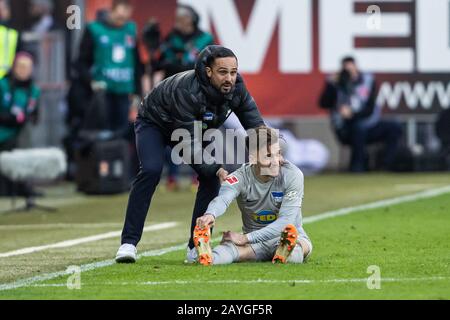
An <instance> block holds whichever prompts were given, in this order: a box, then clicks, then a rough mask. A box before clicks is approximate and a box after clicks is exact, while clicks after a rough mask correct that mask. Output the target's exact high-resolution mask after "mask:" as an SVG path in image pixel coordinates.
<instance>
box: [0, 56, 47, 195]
mask: <svg viewBox="0 0 450 320" xmlns="http://www.w3.org/2000/svg"><path fill="white" fill-rule="evenodd" d="M33 66H34V62H33V58H32V56H31V55H30V54H28V53H25V52H19V53H17V56H16V58H15V61H14V65H13V67H12V70H11V71H10V72H9V73H8V74H7V75H6V76H5V77H4V78H3V79H1V80H0V152H1V151H10V150H13V149H15V148H17V140H18V137H19V134H20V132H21V129H22V128H24V126H25V124H26V123H27V122H29V121H32V122H33V123H36V122H37V118H38V110H39V108H38V101H39V97H40V90H39V88H38V87H37V86H36V85H35V84H34V82H33V80H32V74H33ZM0 180H1V183H0V190H2V191H1V193H2V194H3V195H5V193H7V194H10V193H11V182H10V181H9V180H8V179H6V178H5V177H2V176H0ZM5 189H6V190H7V191H6V192H5ZM17 191H18V193H19V194H18V195H25V196H26V195H27V194H26V192H31V189H28V188H27V187H25V186H24V185H22V186H18V190H17Z"/></svg>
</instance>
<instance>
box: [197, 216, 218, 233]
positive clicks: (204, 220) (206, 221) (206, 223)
mask: <svg viewBox="0 0 450 320" xmlns="http://www.w3.org/2000/svg"><path fill="white" fill-rule="evenodd" d="M215 221H216V218H215V217H214V216H213V215H212V214H208V213H206V214H205V215H204V216H202V217H200V218H198V219H197V226H199V227H200V228H202V229H204V228H206V227H212V226H213V225H214V222H215Z"/></svg>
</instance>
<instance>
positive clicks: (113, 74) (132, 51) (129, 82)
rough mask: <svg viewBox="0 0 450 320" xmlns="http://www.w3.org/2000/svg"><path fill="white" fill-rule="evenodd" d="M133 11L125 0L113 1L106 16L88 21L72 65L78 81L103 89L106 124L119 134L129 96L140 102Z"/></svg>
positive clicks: (126, 115)
mask: <svg viewBox="0 0 450 320" xmlns="http://www.w3.org/2000/svg"><path fill="white" fill-rule="evenodd" d="M132 12H133V6H132V5H131V3H130V2H129V1H128V0H114V1H113V3H112V7H111V11H110V12H109V13H108V16H107V17H106V18H105V19H103V20H95V21H93V22H91V23H89V24H88V25H87V27H86V30H85V32H84V36H83V39H82V41H81V44H80V51H79V57H78V60H77V62H76V65H75V68H76V69H77V71H78V73H79V81H82V82H83V83H84V84H85V85H86V86H88V87H90V88H91V89H92V90H93V91H94V92H96V91H99V90H104V91H105V92H106V97H105V99H106V105H107V110H106V112H107V119H106V121H107V122H108V123H107V126H108V129H109V130H111V131H114V132H116V134H117V135H118V136H123V135H125V134H126V133H127V132H128V128H129V113H130V107H131V104H132V103H131V99H132V98H134V100H135V101H139V100H140V99H139V96H140V95H141V92H142V89H141V78H142V75H143V66H142V63H141V61H140V58H139V51H138V43H137V42H138V41H137V27H136V24H135V23H134V22H132V21H130V19H131V16H132Z"/></svg>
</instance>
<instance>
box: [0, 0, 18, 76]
mask: <svg viewBox="0 0 450 320" xmlns="http://www.w3.org/2000/svg"><path fill="white" fill-rule="evenodd" d="M10 20H11V8H10V6H9V0H0V79H1V78H3V77H4V76H5V75H6V74H7V73H8V72H9V70H10V69H11V66H12V65H13V62H14V58H15V55H16V52H17V51H18V50H19V49H20V35H19V32H18V31H17V30H15V29H13V28H11V27H10Z"/></svg>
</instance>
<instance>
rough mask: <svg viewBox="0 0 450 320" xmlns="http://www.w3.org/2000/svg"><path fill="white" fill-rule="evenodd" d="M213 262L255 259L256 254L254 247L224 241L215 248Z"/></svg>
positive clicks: (228, 262)
mask: <svg viewBox="0 0 450 320" xmlns="http://www.w3.org/2000/svg"><path fill="white" fill-rule="evenodd" d="M212 260H213V264H215V265H219V264H231V263H233V262H245V261H255V260H256V255H255V252H254V251H253V249H252V247H251V246H249V245H246V246H236V245H235V244H233V243H232V242H228V241H227V242H223V243H222V244H220V245H218V246H217V247H215V248H214V250H213V259H212Z"/></svg>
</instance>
